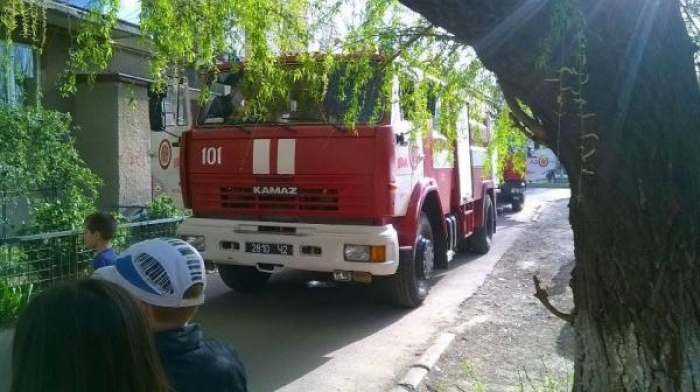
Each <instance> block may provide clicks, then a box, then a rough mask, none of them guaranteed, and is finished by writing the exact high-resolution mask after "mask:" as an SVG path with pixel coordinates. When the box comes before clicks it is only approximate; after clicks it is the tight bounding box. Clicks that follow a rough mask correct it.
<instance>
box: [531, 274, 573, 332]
mask: <svg viewBox="0 0 700 392" xmlns="http://www.w3.org/2000/svg"><path fill="white" fill-rule="evenodd" d="M532 280H533V281H534V282H535V294H534V295H535V298H537V299H539V300H540V302H542V305H544V307H545V308H547V310H549V311H550V313H552V314H553V315H555V316H557V317H559V318H560V319H562V320H564V321H566V322H567V323H569V324H573V323H574V319H575V318H576V310H575V309H574V311H573V312H571V313H564V312H562V311H561V310H559V309H557V308H555V307H554V305H552V303H551V302H549V294H547V291H546V290H545V289H543V288H542V286H540V280H539V279H537V275H533V276H532Z"/></svg>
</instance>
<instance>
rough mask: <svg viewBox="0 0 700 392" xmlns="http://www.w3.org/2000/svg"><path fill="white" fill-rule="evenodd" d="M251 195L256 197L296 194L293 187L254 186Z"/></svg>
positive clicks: (295, 188)
mask: <svg viewBox="0 0 700 392" xmlns="http://www.w3.org/2000/svg"><path fill="white" fill-rule="evenodd" d="M253 193H254V194H256V195H290V196H294V195H296V194H297V187H295V186H286V187H285V186H254V187H253Z"/></svg>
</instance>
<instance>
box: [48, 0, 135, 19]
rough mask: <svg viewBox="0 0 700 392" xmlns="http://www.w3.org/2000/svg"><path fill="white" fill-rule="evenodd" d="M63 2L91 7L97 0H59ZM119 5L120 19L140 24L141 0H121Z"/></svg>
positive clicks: (81, 6) (80, 6)
mask: <svg viewBox="0 0 700 392" xmlns="http://www.w3.org/2000/svg"><path fill="white" fill-rule="evenodd" d="M58 1H60V2H62V3H67V4H70V5H73V6H76V7H79V8H85V9H87V8H89V7H90V3H94V2H95V0H58ZM120 3H121V4H120V7H119V13H118V14H117V16H118V17H119V19H121V20H123V21H126V22H130V23H134V24H138V23H139V12H140V11H141V0H121V1H120Z"/></svg>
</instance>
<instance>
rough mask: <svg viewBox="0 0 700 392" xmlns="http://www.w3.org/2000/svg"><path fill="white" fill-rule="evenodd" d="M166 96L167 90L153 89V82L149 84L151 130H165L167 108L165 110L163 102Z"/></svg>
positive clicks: (149, 120)
mask: <svg viewBox="0 0 700 392" xmlns="http://www.w3.org/2000/svg"><path fill="white" fill-rule="evenodd" d="M166 91H167V90H166ZM166 96H167V93H166V92H157V91H153V86H152V85H151V83H149V84H148V122H149V124H150V126H151V131H156V132H163V131H165V110H163V109H164V108H163V104H164V103H165V97H166Z"/></svg>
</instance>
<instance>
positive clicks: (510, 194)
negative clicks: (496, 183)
mask: <svg viewBox="0 0 700 392" xmlns="http://www.w3.org/2000/svg"><path fill="white" fill-rule="evenodd" d="M525 189H526V186H525V183H524V182H506V183H504V184H502V185H501V186H500V187H499V188H498V190H499V192H498V202H499V203H513V202H522V201H523V200H525Z"/></svg>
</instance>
